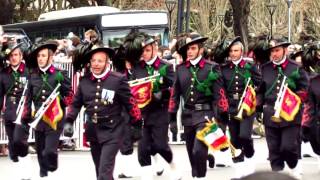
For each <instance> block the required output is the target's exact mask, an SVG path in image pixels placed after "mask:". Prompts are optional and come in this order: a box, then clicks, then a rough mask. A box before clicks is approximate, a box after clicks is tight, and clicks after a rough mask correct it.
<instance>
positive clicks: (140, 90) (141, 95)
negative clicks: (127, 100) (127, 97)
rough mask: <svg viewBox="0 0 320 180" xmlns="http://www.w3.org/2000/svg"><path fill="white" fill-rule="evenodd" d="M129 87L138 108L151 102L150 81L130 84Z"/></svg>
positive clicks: (151, 86) (151, 87)
mask: <svg viewBox="0 0 320 180" xmlns="http://www.w3.org/2000/svg"><path fill="white" fill-rule="evenodd" d="M130 88H131V93H132V95H133V97H134V98H135V99H136V102H137V105H138V107H139V108H140V109H141V108H144V107H145V106H146V105H148V104H149V103H150V102H151V99H152V89H153V84H152V81H147V82H144V83H141V84H138V85H132V86H130Z"/></svg>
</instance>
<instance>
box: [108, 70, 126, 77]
mask: <svg viewBox="0 0 320 180" xmlns="http://www.w3.org/2000/svg"><path fill="white" fill-rule="evenodd" d="M110 75H111V76H115V77H118V78H122V77H124V76H125V74H122V73H120V72H116V71H111V72H110Z"/></svg>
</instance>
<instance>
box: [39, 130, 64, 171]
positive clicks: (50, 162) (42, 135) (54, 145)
mask: <svg viewBox="0 0 320 180" xmlns="http://www.w3.org/2000/svg"><path fill="white" fill-rule="evenodd" d="M61 132H62V130H60V129H58V130H56V131H55V130H49V131H35V141H36V148H37V156H38V162H39V166H40V173H45V174H46V173H47V172H48V171H55V170H57V168H58V145H59V138H60V134H61Z"/></svg>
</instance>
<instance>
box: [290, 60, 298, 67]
mask: <svg viewBox="0 0 320 180" xmlns="http://www.w3.org/2000/svg"><path fill="white" fill-rule="evenodd" d="M288 61H289V63H292V64H294V65H296V66H300V65H299V64H298V63H297V62H296V61H294V60H291V59H289V60H288Z"/></svg>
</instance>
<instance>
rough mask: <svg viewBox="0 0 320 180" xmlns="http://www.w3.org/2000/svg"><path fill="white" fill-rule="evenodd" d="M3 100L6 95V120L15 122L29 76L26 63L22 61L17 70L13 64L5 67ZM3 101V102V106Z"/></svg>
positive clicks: (2, 81) (2, 87)
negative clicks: (13, 67) (12, 66)
mask: <svg viewBox="0 0 320 180" xmlns="http://www.w3.org/2000/svg"><path fill="white" fill-rule="evenodd" d="M1 78H2V80H1V81H0V82H1V85H0V86H1V89H2V90H1V91H0V92H2V93H1V95H0V96H1V100H3V96H4V95H5V96H6V100H5V111H4V120H5V121H6V122H7V121H10V122H14V121H15V120H16V118H17V116H16V110H17V108H18V104H19V101H20V98H21V96H22V92H23V90H24V87H25V84H26V82H27V80H28V79H29V78H28V69H27V68H26V66H25V64H24V63H21V64H20V66H19V68H18V69H17V71H14V70H13V69H12V68H11V66H9V67H7V68H5V69H4V70H3V72H2V73H1ZM2 104H3V102H1V107H2Z"/></svg>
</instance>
